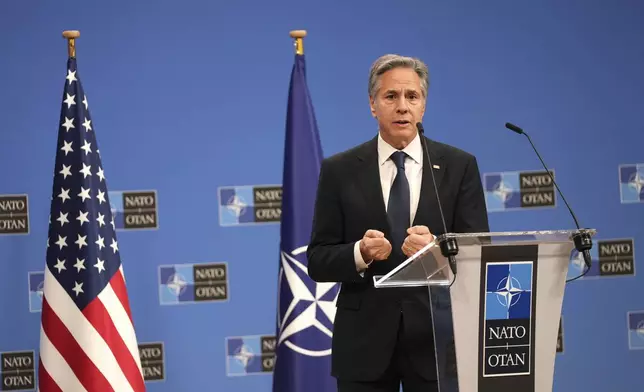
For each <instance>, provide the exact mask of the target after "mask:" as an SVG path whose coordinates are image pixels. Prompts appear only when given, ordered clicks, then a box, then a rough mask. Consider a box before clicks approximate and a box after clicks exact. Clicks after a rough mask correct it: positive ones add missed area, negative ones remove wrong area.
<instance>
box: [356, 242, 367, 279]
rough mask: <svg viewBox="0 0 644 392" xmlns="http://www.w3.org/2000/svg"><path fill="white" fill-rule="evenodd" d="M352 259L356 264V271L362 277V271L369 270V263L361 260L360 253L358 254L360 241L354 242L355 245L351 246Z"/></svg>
mask: <svg viewBox="0 0 644 392" xmlns="http://www.w3.org/2000/svg"><path fill="white" fill-rule="evenodd" d="M353 258H354V259H355V262H356V270H357V271H358V272H359V273H360V275H361V276H363V271H364V270H366V269H367V268H369V264H371V263H369V264H367V263H365V261H364V259H363V258H362V253H361V252H360V241H356V243H355V245H354V246H353Z"/></svg>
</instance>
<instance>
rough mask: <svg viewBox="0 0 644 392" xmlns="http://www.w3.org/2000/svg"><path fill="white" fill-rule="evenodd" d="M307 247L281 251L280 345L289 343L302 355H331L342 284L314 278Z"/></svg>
mask: <svg viewBox="0 0 644 392" xmlns="http://www.w3.org/2000/svg"><path fill="white" fill-rule="evenodd" d="M306 248H307V247H306V246H302V247H299V248H297V249H295V250H294V251H293V252H291V253H290V254H289V253H287V252H284V251H281V252H280V259H281V263H280V276H279V287H278V290H279V294H280V297H279V298H280V300H279V304H278V306H279V312H278V317H277V323H278V328H279V331H280V332H279V337H278V341H277V345H278V346H279V345H281V344H285V345H286V346H287V347H289V348H290V349H291V350H293V351H295V352H297V353H300V354H302V355H306V356H311V357H321V356H325V355H330V354H331V338H332V336H333V321H334V319H335V310H336V308H335V304H336V301H337V299H338V293H339V285H338V284H337V283H316V282H314V281H313V280H311V278H310V277H309V275H308V272H307V268H306V266H305V264H304V263H303V262H302V260H304V259H305V258H306Z"/></svg>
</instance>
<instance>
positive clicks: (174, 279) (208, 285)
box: [159, 263, 229, 305]
mask: <svg viewBox="0 0 644 392" xmlns="http://www.w3.org/2000/svg"><path fill="white" fill-rule="evenodd" d="M228 294H229V293H228V264H227V263H201V264H173V265H161V266H159V300H160V301H161V305H176V304H190V303H195V302H221V301H226V300H228V297H229V295H228Z"/></svg>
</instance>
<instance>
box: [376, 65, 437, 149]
mask: <svg viewBox="0 0 644 392" xmlns="http://www.w3.org/2000/svg"><path fill="white" fill-rule="evenodd" d="M370 105H371V113H372V114H373V115H374V117H376V119H377V120H378V125H379V128H380V133H381V135H382V138H383V139H384V140H385V141H386V142H387V143H389V144H391V145H392V146H394V147H396V148H399V149H402V148H404V147H405V146H406V145H407V144H409V142H411V140H412V139H413V138H414V136H415V135H416V132H417V129H416V123H417V122H420V121H422V120H423V115H424V114H425V97H424V96H423V93H422V90H421V88H420V77H419V76H418V74H417V73H416V72H415V71H414V70H413V69H411V68H394V69H391V70H389V71H387V72H385V73H384V74H382V75H381V76H380V88H379V89H378V91H377V92H376V93H375V97H371V99H370Z"/></svg>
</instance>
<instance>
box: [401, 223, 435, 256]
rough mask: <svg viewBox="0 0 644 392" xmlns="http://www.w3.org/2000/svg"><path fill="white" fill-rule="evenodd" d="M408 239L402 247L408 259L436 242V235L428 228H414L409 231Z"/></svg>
mask: <svg viewBox="0 0 644 392" xmlns="http://www.w3.org/2000/svg"><path fill="white" fill-rule="evenodd" d="M407 234H409V235H408V236H407V238H405V242H403V245H402V251H403V253H404V254H405V256H407V257H411V256H413V255H414V254H415V253H416V252H418V251H419V250H421V249H423V248H424V247H425V246H427V244H429V243H430V242H432V241H433V240H434V235H433V234H432V233H430V232H429V228H428V227H427V226H413V227H410V228H409V229H407Z"/></svg>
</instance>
